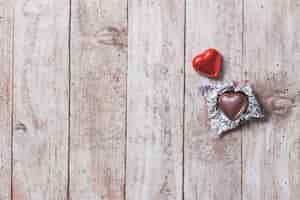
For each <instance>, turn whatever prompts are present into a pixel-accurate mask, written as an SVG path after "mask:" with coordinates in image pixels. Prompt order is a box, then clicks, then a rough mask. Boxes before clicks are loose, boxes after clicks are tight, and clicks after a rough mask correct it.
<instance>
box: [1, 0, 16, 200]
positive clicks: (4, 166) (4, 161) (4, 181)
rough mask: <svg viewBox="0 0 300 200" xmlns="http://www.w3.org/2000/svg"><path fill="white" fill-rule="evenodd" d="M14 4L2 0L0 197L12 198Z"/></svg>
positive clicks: (4, 199)
mask: <svg viewBox="0 0 300 200" xmlns="http://www.w3.org/2000/svg"><path fill="white" fill-rule="evenodd" d="M12 53H13V5H12V1H7V0H2V1H0V130H1V131H0V177H1V178H0V199H3V200H7V199H10V191H11V133H12V131H11V114H12V113H11V112H12V109H11V108H12V69H13V58H12Z"/></svg>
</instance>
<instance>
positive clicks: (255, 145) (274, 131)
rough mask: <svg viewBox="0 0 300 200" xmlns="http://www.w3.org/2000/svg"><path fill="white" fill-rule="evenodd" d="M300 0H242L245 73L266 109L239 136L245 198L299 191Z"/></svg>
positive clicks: (279, 198) (287, 196)
mask: <svg viewBox="0 0 300 200" xmlns="http://www.w3.org/2000/svg"><path fill="white" fill-rule="evenodd" d="M299 31H300V1H299V0H288V1H281V0H274V1H272V2H271V1H268V0H262V1H245V37H244V38H245V59H244V60H245V73H246V78H247V79H249V80H251V81H252V82H253V83H254V85H255V88H256V92H257V94H258V96H259V97H260V100H261V102H262V104H263V105H264V108H265V110H266V112H267V114H268V117H267V119H266V121H265V122H263V123H258V124H256V125H251V126H250V127H249V129H247V130H245V133H244V138H243V141H244V142H243V162H244V164H243V166H244V167H243V180H244V181H243V182H244V185H243V191H244V193H243V199H244V200H250V199H262V200H267V199H273V200H283V199H284V200H296V199H299V196H300V190H299V187H300V160H299V158H300V132H299V123H300V107H299V106H300V89H299V84H300V79H299V76H300V71H299V62H300V35H299Z"/></svg>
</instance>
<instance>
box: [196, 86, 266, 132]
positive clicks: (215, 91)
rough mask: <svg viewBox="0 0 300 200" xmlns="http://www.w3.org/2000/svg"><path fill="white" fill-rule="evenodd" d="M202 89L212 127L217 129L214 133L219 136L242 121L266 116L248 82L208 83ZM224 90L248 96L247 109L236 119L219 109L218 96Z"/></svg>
mask: <svg viewBox="0 0 300 200" xmlns="http://www.w3.org/2000/svg"><path fill="white" fill-rule="evenodd" d="M201 91H202V94H203V96H204V97H205V98H206V100H207V107H208V118H209V122H210V127H211V129H213V130H215V133H214V134H216V136H218V137H219V136H221V135H222V133H224V132H227V131H229V130H231V129H235V128H237V127H238V126H240V124H241V123H242V122H245V121H248V120H250V119H259V118H263V117H264V114H263V112H262V109H261V107H260V105H259V103H258V101H257V99H256V97H255V95H254V93H253V90H252V88H251V86H250V84H249V83H247V82H243V83H235V82H229V83H225V84H220V85H208V86H204V87H201ZM224 92H243V93H244V94H245V95H247V96H248V107H247V110H246V111H245V112H244V113H242V114H241V115H240V116H239V118H238V119H236V120H234V121H232V120H230V119H229V118H227V117H226V115H225V114H224V113H223V112H222V111H221V110H220V109H218V97H219V96H220V95H221V94H223V93H224Z"/></svg>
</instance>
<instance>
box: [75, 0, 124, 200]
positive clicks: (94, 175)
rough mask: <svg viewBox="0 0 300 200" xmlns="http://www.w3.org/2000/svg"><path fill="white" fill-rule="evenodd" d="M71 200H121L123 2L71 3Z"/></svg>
mask: <svg viewBox="0 0 300 200" xmlns="http://www.w3.org/2000/svg"><path fill="white" fill-rule="evenodd" d="M71 27H72V32H71V35H72V37H71V38H72V42H71V44H72V46H71V70H72V71H71V74H72V76H71V82H72V88H71V149H70V150H71V152H70V155H71V161H70V181H71V182H70V197H71V199H73V200H76V199H78V200H90V199H101V200H122V199H124V184H125V183H124V181H125V141H126V140H125V133H126V132H125V130H126V129H125V127H126V74H127V1H124V0H113V1H112V0H103V1H99V0H89V1H85V0H72V26H71Z"/></svg>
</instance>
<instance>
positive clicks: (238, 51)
mask: <svg viewBox="0 0 300 200" xmlns="http://www.w3.org/2000/svg"><path fill="white" fill-rule="evenodd" d="M242 8H243V7H242V1H240V0H227V1H223V0H222V1H221V0H218V1H199V0H189V1H187V7H186V13H187V18H186V21H187V22H186V55H187V56H186V65H185V67H186V94H185V98H186V100H185V145H184V146H185V160H184V174H185V177H184V183H185V185H184V198H185V200H199V199H201V200H211V199H215V200H223V199H231V200H240V199H241V195H242V194H241V131H240V130H237V131H233V132H231V133H230V134H227V135H225V136H224V137H222V138H221V139H217V138H214V137H213V133H211V131H213V130H210V129H209V127H208V121H207V106H206V103H205V100H204V98H203V97H202V95H201V92H200V90H199V88H200V86H203V85H206V84H209V83H211V84H217V83H221V82H222V81H223V80H226V81H229V80H240V77H241V74H242ZM210 47H213V48H217V49H218V50H219V51H220V52H221V53H222V54H223V62H224V64H223V72H222V73H223V74H222V75H221V77H220V79H219V80H218V81H212V80H209V79H207V78H205V77H203V76H199V75H198V74H197V73H196V72H195V71H194V70H193V69H192V65H191V62H192V58H193V57H194V56H195V55H196V54H198V53H199V52H201V51H203V50H205V49H207V48H210Z"/></svg>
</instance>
